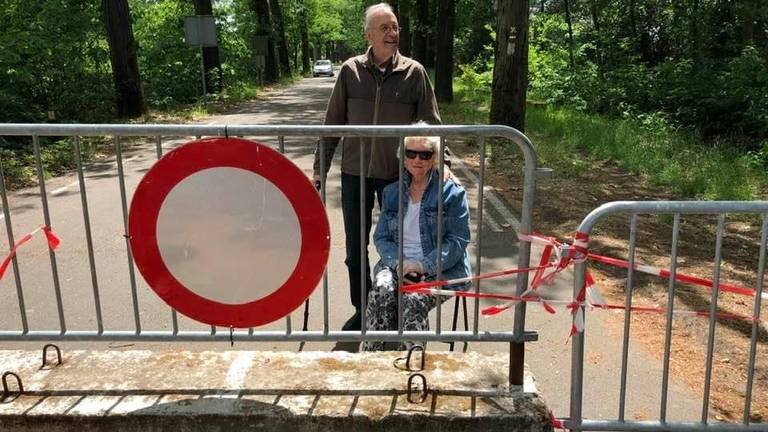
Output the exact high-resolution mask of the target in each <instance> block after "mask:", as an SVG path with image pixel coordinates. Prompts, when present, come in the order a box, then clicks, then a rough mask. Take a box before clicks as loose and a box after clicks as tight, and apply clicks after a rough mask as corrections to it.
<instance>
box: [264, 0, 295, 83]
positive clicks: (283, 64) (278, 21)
mask: <svg viewBox="0 0 768 432" xmlns="http://www.w3.org/2000/svg"><path fill="white" fill-rule="evenodd" d="M269 6H270V8H271V9H272V15H273V16H274V18H275V19H274V21H275V36H276V37H277V52H278V54H279V57H280V72H281V73H282V74H283V75H285V76H291V62H290V59H289V57H288V42H287V40H286V39H285V24H284V23H283V10H282V8H281V7H280V0H270V2H269Z"/></svg>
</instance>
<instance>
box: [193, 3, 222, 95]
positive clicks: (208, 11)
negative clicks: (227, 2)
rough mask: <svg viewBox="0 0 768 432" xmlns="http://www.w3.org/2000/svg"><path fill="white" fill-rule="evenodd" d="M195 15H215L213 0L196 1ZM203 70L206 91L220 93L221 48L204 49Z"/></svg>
mask: <svg viewBox="0 0 768 432" xmlns="http://www.w3.org/2000/svg"><path fill="white" fill-rule="evenodd" d="M195 15H213V5H212V4H211V0H195ZM203 70H205V89H206V91H207V92H208V93H218V92H219V90H220V86H221V85H223V83H222V81H221V78H222V76H221V60H220V59H219V47H218V46H215V47H203Z"/></svg>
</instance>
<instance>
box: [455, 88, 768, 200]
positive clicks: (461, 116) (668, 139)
mask: <svg viewBox="0 0 768 432" xmlns="http://www.w3.org/2000/svg"><path fill="white" fill-rule="evenodd" d="M489 107H490V93H489V92H487V91H486V92H480V91H478V90H477V88H473V89H469V88H467V87H464V86H463V85H462V83H461V81H460V80H459V82H458V83H457V85H456V86H455V101H454V102H453V103H451V104H442V105H441V107H440V108H441V112H442V114H443V122H444V123H446V124H485V123H487V122H488V111H489ZM526 130H527V134H528V136H529V137H530V138H531V139H532V140H533V142H534V146H535V147H536V151H537V153H538V155H539V158H540V161H541V164H542V165H545V166H548V167H551V168H554V169H555V170H556V171H557V172H558V173H559V174H561V175H565V176H568V175H571V174H573V173H574V172H575V171H579V170H584V169H590V167H592V166H595V165H601V164H602V163H604V162H605V161H613V162H615V163H616V164H618V165H619V166H620V167H621V168H622V169H623V170H625V171H627V172H629V173H633V174H639V175H643V176H647V177H648V179H649V180H650V181H651V183H652V184H654V185H657V186H661V187H663V188H664V189H666V190H668V191H669V192H670V193H672V194H673V195H675V196H677V197H679V198H688V199H691V198H693V199H710V200H715V199H717V200H751V199H765V198H766V196H767V194H766V190H767V189H768V173H767V171H768V164H766V162H765V161H763V160H762V159H760V158H756V157H755V156H754V155H753V154H749V153H745V152H740V151H738V149H737V147H738V146H737V145H736V144H734V143H733V142H731V141H728V140H722V139H721V140H719V141H714V142H709V143H703V141H702V140H701V139H700V138H699V137H698V136H697V135H696V134H694V133H691V132H688V131H685V130H680V129H677V128H674V127H673V126H672V125H671V124H669V123H668V122H667V121H666V120H665V118H664V117H663V116H662V115H658V114H641V115H637V116H635V117H633V118H626V119H608V118H605V117H601V116H598V115H593V114H587V113H583V112H579V111H576V110H573V109H569V108H552V107H547V106H544V105H542V104H529V105H528V107H527V109H526ZM493 150H494V151H496V152H497V151H499V150H501V151H503V152H507V153H509V152H512V151H513V150H512V149H500V148H499V146H495V147H494V149H493Z"/></svg>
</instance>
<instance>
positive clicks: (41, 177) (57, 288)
mask: <svg viewBox="0 0 768 432" xmlns="http://www.w3.org/2000/svg"><path fill="white" fill-rule="evenodd" d="M32 144H33V146H34V148H35V163H36V165H37V182H38V184H39V186H40V200H41V202H42V204H43V219H44V220H45V225H46V226H47V227H51V214H50V212H49V210H48V195H47V194H46V192H45V173H44V172H43V160H42V157H40V137H38V136H37V135H34V136H33V137H32ZM48 257H49V258H50V260H51V272H52V274H53V290H54V292H55V294H56V308H57V310H58V313H59V328H60V330H61V333H66V332H67V324H66V322H65V320H64V303H63V301H62V297H61V285H60V283H59V269H58V266H57V265H56V253H55V252H54V251H53V250H51V248H48Z"/></svg>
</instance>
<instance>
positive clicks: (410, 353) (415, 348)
mask: <svg viewBox="0 0 768 432" xmlns="http://www.w3.org/2000/svg"><path fill="white" fill-rule="evenodd" d="M414 351H420V352H421V365H420V366H419V368H418V369H414V368H412V367H411V357H412V356H413V352H414ZM403 360H405V367H404V368H403V367H402V366H400V363H401V362H402V361H403ZM426 361H427V353H426V352H424V347H423V346H421V345H414V346H412V347H411V349H409V350H408V355H407V356H405V357H398V358H396V359H395V362H394V364H395V368H397V369H400V370H405V371H408V372H421V371H423V370H424V365H425V363H426Z"/></svg>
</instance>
